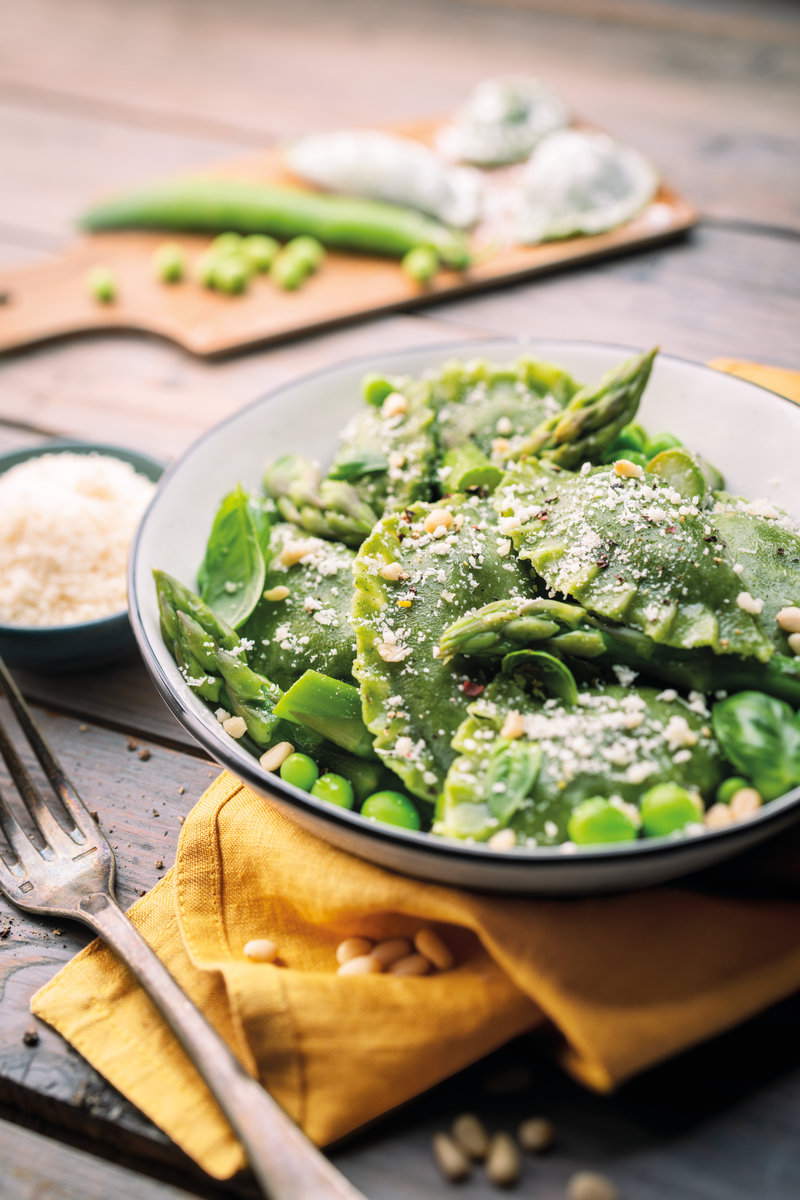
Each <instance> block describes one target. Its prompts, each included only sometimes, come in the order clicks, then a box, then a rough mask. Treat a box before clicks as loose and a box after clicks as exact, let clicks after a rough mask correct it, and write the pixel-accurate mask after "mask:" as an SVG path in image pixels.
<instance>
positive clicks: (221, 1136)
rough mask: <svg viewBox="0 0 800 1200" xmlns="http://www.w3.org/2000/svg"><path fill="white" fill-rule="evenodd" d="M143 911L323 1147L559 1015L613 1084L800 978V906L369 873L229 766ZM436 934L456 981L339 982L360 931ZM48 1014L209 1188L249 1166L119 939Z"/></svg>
mask: <svg viewBox="0 0 800 1200" xmlns="http://www.w3.org/2000/svg"><path fill="white" fill-rule="evenodd" d="M799 841H800V839H798V838H797V837H795V840H794V842H791V835H783V839H782V841H781V849H782V856H783V857H782V863H781V871H782V878H787V877H788V878H792V877H794V878H796V874H795V871H794V868H795V866H796V864H797V861H798V853H797V847H798V842H799ZM790 843H791V846H790ZM767 874H768V875H772V874H773V872H772V869H771V868H770V869H769V870H768V872H767ZM751 878H752V868H751ZM130 916H131V919H132V920H133V921H134V923H135V924H136V926H137V927H138V928H139V929H140V930H141V932H142V933H143V934H144V936H145V937H146V938H147V940H148V941H149V942H150V944H151V945H152V946H153V948H154V949H155V950H156V951H157V953H158V954H159V956H160V957H161V958H162V959H163V961H164V962H165V963H166V964H167V966H168V967H169V969H170V971H172V973H173V975H174V976H175V978H176V979H177V980H178V982H179V983H180V984H181V985H182V987H184V988H185V990H186V991H187V992H188V994H189V995H190V996H191V997H192V999H193V1000H194V1001H195V1002H196V1003H197V1004H199V1005H200V1007H201V1008H202V1010H203V1011H204V1012H205V1013H206V1015H207V1016H208V1017H209V1019H210V1020H211V1022H212V1023H213V1024H214V1026H215V1027H216V1028H217V1029H218V1030H219V1032H220V1033H221V1034H222V1036H223V1037H224V1038H225V1039H226V1040H227V1041H228V1043H229V1044H230V1045H231V1047H232V1048H233V1050H234V1052H235V1053H236V1054H237V1055H238V1057H239V1059H240V1061H241V1062H242V1063H243V1064H244V1065H245V1067H246V1068H247V1069H248V1070H250V1071H251V1073H253V1074H254V1075H257V1076H258V1077H259V1078H260V1080H261V1081H262V1083H263V1084H264V1086H265V1087H267V1088H268V1089H269V1091H270V1092H271V1093H272V1095H273V1096H275V1098H276V1099H277V1100H278V1101H279V1103H280V1104H281V1105H282V1106H283V1107H284V1108H285V1109H286V1111H287V1112H288V1113H289V1114H290V1115H291V1116H292V1117H293V1119H294V1120H296V1121H297V1122H298V1123H299V1124H301V1125H302V1127H303V1128H304V1129H305V1130H306V1132H307V1133H308V1134H309V1136H310V1137H311V1138H312V1139H313V1140H314V1141H316V1142H317V1143H319V1144H325V1143H328V1142H331V1141H333V1140H335V1139H336V1138H338V1137H341V1136H342V1135H343V1134H345V1133H347V1132H348V1131H350V1130H352V1129H355V1128H357V1127H358V1126H360V1125H362V1124H364V1123H365V1122H367V1121H369V1120H371V1119H372V1118H374V1117H376V1116H378V1115H380V1114H381V1113H383V1112H386V1111H388V1110H389V1109H391V1108H393V1107H395V1106H396V1105H397V1104H400V1103H402V1102H403V1101H404V1100H407V1099H409V1098H410V1097H411V1096H413V1095H415V1094H417V1093H418V1092H420V1091H422V1090H423V1089H425V1088H427V1087H430V1086H431V1085H432V1084H434V1083H435V1082H437V1081H438V1080H440V1079H442V1078H444V1077H446V1076H447V1075H449V1074H452V1073H453V1072H454V1071H457V1070H459V1069H460V1068H461V1067H463V1066H465V1065H467V1064H468V1063H469V1062H471V1061H474V1060H475V1059H477V1058H480V1057H481V1056H483V1055H485V1054H487V1053H488V1052H489V1051H490V1050H492V1049H493V1048H495V1047H497V1046H499V1045H501V1044H502V1043H504V1042H506V1041H508V1040H509V1039H510V1038H512V1037H514V1036H516V1035H517V1034H519V1033H521V1032H523V1031H525V1030H528V1029H532V1028H534V1027H535V1026H536V1025H537V1024H538V1023H540V1022H542V1021H543V1020H544V1019H549V1020H550V1021H552V1022H553V1023H554V1024H555V1026H557V1028H558V1029H559V1030H560V1032H561V1034H562V1035H563V1047H564V1049H563V1061H564V1064H565V1065H566V1066H567V1067H568V1069H569V1070H570V1071H572V1073H573V1074H574V1075H576V1076H577V1077H578V1078H580V1079H581V1080H583V1081H584V1082H586V1083H588V1084H589V1085H590V1086H592V1087H595V1088H598V1089H601V1090H607V1089H609V1088H612V1087H614V1086H615V1085H616V1084H618V1083H619V1082H620V1081H622V1080H623V1079H625V1078H627V1077H628V1076H630V1075H631V1074H633V1073H635V1072H637V1071H640V1070H642V1069H643V1068H645V1067H647V1066H650V1065H651V1064H653V1063H655V1062H658V1061H659V1060H661V1059H664V1058H666V1057H667V1056H669V1055H671V1054H674V1053H676V1052H677V1051H679V1050H681V1049H684V1048H685V1047H687V1046H690V1045H692V1044H693V1043H695V1042H697V1041H699V1040H701V1039H703V1038H706V1037H708V1036H709V1035H711V1034H713V1033H716V1032H718V1031H720V1030H723V1029H726V1028H729V1027H730V1026H732V1025H735V1024H736V1023H737V1022H739V1021H741V1020H743V1019H745V1018H746V1017H748V1016H750V1015H751V1014H753V1013H755V1012H757V1011H758V1010H759V1009H761V1008H763V1007H765V1006H766V1005H768V1004H770V1003H773V1002H774V1001H776V1000H778V999H780V998H782V997H784V996H786V995H788V994H790V993H791V992H792V991H794V990H795V989H796V988H797V987H798V986H799V985H800V905H798V904H795V903H790V902H787V901H784V900H764V899H762V900H757V899H741V898H736V897H726V896H714V895H708V894H701V893H698V892H691V891H688V890H685V889H681V888H660V889H654V890H652V891H647V892H638V893H633V894H630V895H625V896H616V897H609V898H605V899H592V900H568V901H564V900H561V901H547V900H528V899H513V898H504V897H497V896H482V895H477V894H474V893H468V892H460V891H456V890H454V889H451V888H446V887H439V886H435V885H433V884H427V883H421V882H419V881H417V880H412V879H406V878H404V877H402V876H399V875H394V874H392V873H391V872H388V871H385V870H382V869H381V868H379V867H375V866H372V865H370V864H368V863H365V862H362V861H361V860H360V859H356V858H352V857H351V856H349V855H347V854H345V853H343V852H342V851H340V850H337V849H335V848H334V847H332V846H330V845H328V844H327V843H325V842H322V841H320V840H319V839H317V838H316V837H313V836H312V835H311V834H309V833H306V832H305V831H304V830H303V829H301V828H300V827H299V826H297V825H295V824H293V823H292V822H291V821H289V820H288V819H287V818H286V817H285V816H284V815H282V813H281V812H279V811H278V810H277V809H276V808H274V807H272V806H271V805H270V804H269V802H268V801H266V800H265V799H263V798H262V797H260V796H257V795H256V794H255V793H253V792H251V791H250V790H249V789H248V788H246V787H245V786H244V785H243V784H241V783H240V782H239V780H237V779H235V778H234V777H233V776H232V775H230V774H228V773H224V774H223V775H221V776H220V777H219V779H217V780H216V781H215V783H214V784H213V785H212V786H211V788H209V790H208V791H207V792H206V794H205V795H204V796H203V797H202V799H201V800H200V802H199V803H198V804H197V806H196V807H195V809H194V810H193V812H192V813H191V814H190V816H189V817H188V818H187V821H186V823H185V825H184V827H183V831H182V833H181V839H180V843H179V847H178V854H177V859H176V863H175V866H174V867H173V869H172V870H171V871H170V872H169V873H168V874H167V875H166V876H165V877H164V879H163V880H162V881H161V883H160V884H159V885H158V886H157V887H156V888H154V889H153V891H152V892H151V893H150V894H149V895H147V896H146V897H145V898H144V899H142V900H140V901H138V902H137V903H136V904H135V905H134V906H133V908H132V909H131V910H130ZM423 923H425V924H432V925H433V926H434V927H435V928H437V929H438V930H439V932H440V933H441V934H442V936H443V938H444V939H445V941H446V942H447V943H448V945H449V946H450V947H451V948H452V950H453V952H454V954H455V957H456V966H455V968H454V969H453V970H451V971H448V972H445V973H443V974H437V975H433V976H428V977H423V978H397V977H394V976H387V975H369V976H351V977H341V976H338V975H337V974H336V960H335V950H336V946H337V945H338V943H339V942H340V941H341V940H342V939H343V938H344V937H346V936H350V935H354V934H357V935H364V936H367V937H373V938H382V937H387V936H391V935H399V934H413V933H414V932H415V931H416V930H417V929H418V928H419V927H420V926H421V925H422V924H423ZM254 937H270V938H272V939H273V940H274V941H275V942H276V943H277V945H278V946H279V950H280V958H279V960H278V963H277V964H260V963H251V962H249V961H247V960H246V959H245V957H244V954H243V947H244V944H245V943H246V942H247V941H249V940H250V939H251V938H254ZM32 1009H33V1011H34V1012H35V1013H36V1014H37V1015H38V1016H40V1017H42V1018H43V1019H44V1020H45V1021H48V1022H49V1023H50V1024H51V1025H53V1026H54V1027H55V1028H56V1029H58V1030H59V1032H61V1033H62V1034H63V1035H64V1036H65V1037H66V1038H67V1040H68V1041H69V1042H71V1044H72V1045H73V1046H75V1047H76V1048H77V1049H78V1050H79V1051H80V1052H81V1054H83V1055H84V1057H85V1058H87V1059H88V1060H89V1062H91V1063H92V1065H93V1066H94V1067H96V1069H97V1070H98V1071H100V1072H101V1074H102V1075H104V1076H105V1078H107V1079H108V1080H109V1081H110V1082H111V1083H112V1084H113V1085H114V1086H115V1087H117V1088H118V1089H119V1090H120V1091H121V1092H122V1093H123V1094H124V1095H126V1096H127V1097H128V1098H129V1099H130V1100H131V1101H132V1102H133V1103H134V1104H136V1105H137V1106H138V1107H139V1108H140V1109H142V1111H143V1112H145V1113H146V1114H147V1115H148V1116H149V1117H151V1118H152V1120H154V1121H155V1122H156V1124H158V1125H159V1126H160V1127H161V1128H162V1129H164V1130H165V1131H166V1132H167V1133H168V1134H169V1135H170V1137H172V1138H173V1139H174V1140H175V1141H176V1142H177V1143H178V1144H179V1145H180V1146H181V1147H182V1148H183V1149H184V1150H185V1151H186V1152H187V1153H188V1154H190V1155H191V1156H192V1157H193V1158H194V1159H196V1161H197V1162H198V1163H200V1165H201V1166H202V1167H203V1168H204V1169H205V1170H206V1171H208V1172H209V1173H210V1174H212V1175H215V1176H217V1177H218V1178H227V1177H228V1176H230V1175H231V1174H232V1173H233V1172H234V1171H235V1170H237V1169H238V1168H239V1167H241V1166H242V1165H243V1157H242V1153H241V1150H240V1148H239V1146H238V1144H237V1143H236V1141H235V1139H234V1138H233V1135H232V1134H231V1132H230V1130H229V1128H228V1126H227V1125H226V1123H225V1121H224V1119H223V1117H222V1115H221V1114H220V1112H219V1110H218V1109H217V1107H216V1105H215V1104H214V1102H213V1100H212V1099H211V1097H210V1095H209V1093H208V1091H207V1090H206V1088H205V1086H204V1084H203V1083H202V1082H201V1080H200V1079H199V1077H198V1076H197V1074H196V1072H195V1071H194V1069H193V1068H192V1066H191V1064H190V1063H189V1061H188V1060H187V1058H186V1056H185V1055H184V1053H183V1051H182V1050H181V1048H180V1046H179V1045H178V1043H177V1042H176V1040H175V1038H174V1037H173V1036H172V1034H171V1033H170V1032H169V1030H168V1029H167V1028H166V1026H165V1025H164V1023H163V1022H162V1021H161V1019H160V1017H159V1016H158V1014H157V1013H156V1011H155V1010H154V1008H153V1006H152V1005H151V1003H150V1001H149V1000H148V999H147V997H146V996H145V995H144V993H143V992H142V991H141V989H140V988H139V987H138V985H137V984H136V982H135V981H134V980H133V978H132V977H131V976H130V974H129V973H128V971H127V970H126V968H125V967H123V966H122V964H121V963H120V962H119V961H118V960H117V959H116V958H115V956H114V955H113V953H112V952H111V951H109V950H107V949H106V948H105V947H104V946H103V945H102V943H100V942H94V943H92V945H91V946H88V947H87V948H86V949H85V950H84V951H82V952H81V953H80V954H79V955H78V956H77V957H76V958H75V959H73V960H72V962H70V963H69V964H68V965H67V966H66V967H64V968H63V970H62V971H61V972H59V974H58V975H57V976H56V977H55V978H54V979H53V980H52V981H51V982H50V983H48V984H47V985H46V986H45V987H43V988H42V989H41V990H40V991H39V992H38V993H37V994H36V996H35V997H34V999H33V1002H32Z"/></svg>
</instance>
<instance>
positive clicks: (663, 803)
mask: <svg viewBox="0 0 800 1200" xmlns="http://www.w3.org/2000/svg"><path fill="white" fill-rule="evenodd" d="M640 807H641V812H642V828H643V830H644V832H645V833H646V835H647V836H648V837H664V836H665V835H666V834H668V833H675V832H676V831H677V830H680V829H683V828H685V826H686V825H689V824H692V823H695V822H697V821H702V819H703V802H702V801H701V800H700V799H699V797H698V796H697V794H696V793H693V792H687V790H686V788H682V787H680V786H679V785H678V784H677V783H661V784H659V785H658V786H657V787H652V788H650V789H649V791H647V792H645V794H644V795H643V796H642V799H641V803H640Z"/></svg>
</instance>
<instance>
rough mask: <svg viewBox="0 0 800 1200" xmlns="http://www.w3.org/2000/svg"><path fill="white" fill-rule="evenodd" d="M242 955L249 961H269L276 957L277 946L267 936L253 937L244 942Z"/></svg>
mask: <svg viewBox="0 0 800 1200" xmlns="http://www.w3.org/2000/svg"><path fill="white" fill-rule="evenodd" d="M244 956H245V958H249V959H250V961H251V962H260V963H271V962H274V961H275V959H276V958H277V957H278V947H277V946H276V945H275V943H274V942H271V941H270V940H269V938H254V939H253V940H252V941H251V942H247V943H246V944H245V948H244Z"/></svg>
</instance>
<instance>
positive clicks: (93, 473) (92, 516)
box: [0, 452, 156, 626]
mask: <svg viewBox="0 0 800 1200" xmlns="http://www.w3.org/2000/svg"><path fill="white" fill-rule="evenodd" d="M155 486H156V485H155V484H154V483H152V482H151V481H150V480H149V479H146V478H145V477H144V476H143V475H138V474H137V473H136V471H135V470H134V468H133V467H132V466H131V465H130V463H126V462H122V461H121V460H120V459H118V458H112V457H111V456H110V455H100V454H73V453H70V452H64V453H58V454H42V455H40V456H39V457H37V458H31V459H28V460H27V461H26V462H22V463H19V464H18V465H17V466H15V467H12V468H11V469H10V470H9V471H6V473H5V474H4V475H0V513H2V522H0V622H3V623H5V624H8V625H37V626H44V625H51V626H52V625H74V624H77V623H79V622H82V621H93V620H97V619H98V618H100V617H108V616H112V615H113V614H114V613H118V612H122V610H123V609H124V608H125V607H126V604H127V594H126V584H125V572H126V567H127V560H128V548H129V546H130V543H131V539H132V537H133V534H134V532H135V530H136V526H137V525H138V523H139V519H140V517H141V516H142V513H143V512H144V510H145V508H146V507H147V505H148V503H149V501H150V499H151V497H152V495H153V492H154V491H155Z"/></svg>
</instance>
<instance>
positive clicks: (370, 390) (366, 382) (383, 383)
mask: <svg viewBox="0 0 800 1200" xmlns="http://www.w3.org/2000/svg"><path fill="white" fill-rule="evenodd" d="M393 391H394V385H393V384H391V383H390V382H389V380H388V379H384V377H383V375H376V374H375V373H374V372H372V371H371V372H370V373H369V375H365V376H364V378H363V379H362V380H361V395H362V396H363V397H364V399H365V400H366V402H367V404H374V405H375V407H376V408H380V406H381V405H382V404H383V402H384V400H385V399H386V397H387V396H389V395H390V394H391V393H392V392H393Z"/></svg>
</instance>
